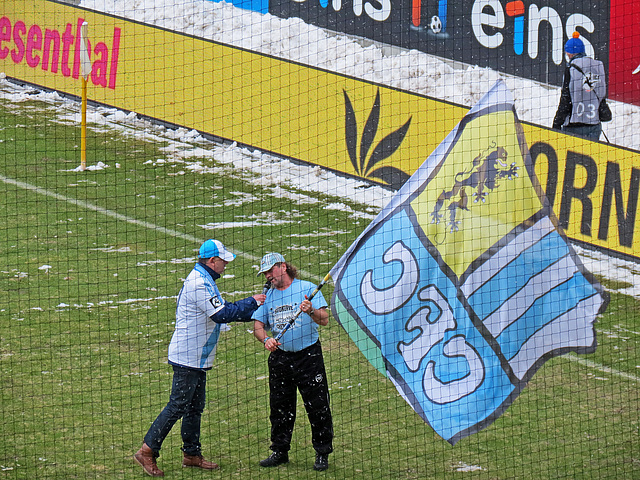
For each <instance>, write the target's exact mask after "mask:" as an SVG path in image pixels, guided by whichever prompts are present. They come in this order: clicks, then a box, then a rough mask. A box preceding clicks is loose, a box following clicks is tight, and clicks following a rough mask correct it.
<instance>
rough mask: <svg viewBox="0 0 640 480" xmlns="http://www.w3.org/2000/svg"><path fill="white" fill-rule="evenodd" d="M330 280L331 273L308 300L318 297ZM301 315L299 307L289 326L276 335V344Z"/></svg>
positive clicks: (288, 323)
mask: <svg viewBox="0 0 640 480" xmlns="http://www.w3.org/2000/svg"><path fill="white" fill-rule="evenodd" d="M330 278H331V273H327V274H326V275H325V277H324V279H323V280H322V281H321V282H320V283H319V284H318V286H316V288H315V290H314V291H313V292H311V295H309V297H308V298H307V300H312V299H313V297H315V296H316V293H318V292H319V291H320V289H321V288H322V287H324V284H325V283H327V282H328V281H329V279H330ZM301 313H302V309H301V308H300V307H298V311H297V312H296V314H295V315H294V316H293V318H292V319H290V320H289V322H287V324H286V325H285V326H284V328H283V329H282V330H280V333H279V334H278V335H276V337H275V339H274V340H275V341H276V342H277V341H279V340H280V339H281V338H282V336H283V335H284V334H285V333H286V331H287V330H289V329H290V328H291V326H292V325H293V324H294V323H296V319H297V318H298V317H299V316H300V314H301Z"/></svg>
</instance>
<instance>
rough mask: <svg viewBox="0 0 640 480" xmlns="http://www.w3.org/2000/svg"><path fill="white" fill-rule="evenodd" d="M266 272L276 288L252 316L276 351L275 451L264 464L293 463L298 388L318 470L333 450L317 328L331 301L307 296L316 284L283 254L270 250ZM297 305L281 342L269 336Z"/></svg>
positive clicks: (272, 363) (272, 371) (272, 375)
mask: <svg viewBox="0 0 640 480" xmlns="http://www.w3.org/2000/svg"><path fill="white" fill-rule="evenodd" d="M261 274H264V276H265V278H266V279H267V281H269V282H271V286H272V288H271V289H270V290H269V291H268V293H267V298H266V300H265V303H264V304H263V305H262V306H261V307H260V308H258V310H256V312H255V313H254V314H253V318H254V319H255V322H254V330H253V332H254V333H253V334H254V336H255V337H256V338H257V339H258V340H259V341H260V342H261V343H262V344H264V348H266V349H267V350H269V351H270V352H271V353H270V355H269V360H268V364H269V403H270V407H271V415H270V420H271V450H272V451H273V453H272V454H271V455H270V456H269V457H268V458H266V459H264V460H262V461H260V465H261V466H262V467H275V466H277V465H281V464H283V463H288V462H289V450H290V448H291V436H292V434H293V427H294V424H295V421H296V401H297V395H296V393H297V390H299V391H300V394H301V396H302V400H303V401H304V406H305V409H306V411H307V416H308V417H309V422H310V423H311V441H312V444H313V448H314V449H315V451H316V458H315V463H314V465H313V468H314V470H319V471H322V470H326V469H327V468H329V454H330V453H331V452H332V451H333V419H332V416H331V409H330V407H329V386H328V382H327V374H326V372H325V367H324V359H323V357H322V348H321V346H320V341H319V337H318V326H319V325H322V326H326V325H327V324H328V323H329V313H328V312H327V302H326V301H325V299H324V297H323V296H322V293H320V292H318V293H317V294H316V296H315V297H313V302H311V301H309V300H308V296H309V295H311V293H312V292H313V290H314V289H315V285H313V284H312V283H311V282H307V281H303V280H299V279H298V278H296V277H297V270H296V268H295V267H294V266H293V265H291V264H290V263H288V262H286V261H285V259H284V257H283V256H282V255H281V254H279V253H267V254H266V255H265V256H264V257H263V258H262V261H261V263H260V271H259V272H258V275H261ZM298 309H300V310H301V311H302V313H301V314H300V315H299V316H298V318H297V319H296V321H295V323H294V324H293V325H292V327H291V328H290V329H289V330H287V331H286V332H285V334H284V335H283V336H282V338H281V341H280V342H278V341H276V340H275V339H274V338H271V337H269V336H268V335H267V331H268V330H270V331H271V332H272V334H273V335H276V336H277V335H278V333H280V332H281V331H282V330H283V329H284V328H285V326H286V325H287V323H288V322H289V320H290V319H292V318H293V317H294V316H295V314H296V313H297V311H298Z"/></svg>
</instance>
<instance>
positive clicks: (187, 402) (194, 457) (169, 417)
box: [134, 240, 266, 477]
mask: <svg viewBox="0 0 640 480" xmlns="http://www.w3.org/2000/svg"><path fill="white" fill-rule="evenodd" d="M235 257H236V256H235V255H234V254H233V253H231V252H230V251H229V250H227V249H226V248H225V246H224V245H223V244H222V243H221V242H219V241H217V240H207V241H206V242H204V243H203V244H202V246H201V247H200V251H199V258H198V263H197V264H196V265H195V267H194V268H193V270H192V271H191V273H190V274H189V275H188V276H187V278H186V279H185V281H184V285H183V286H182V290H180V294H179V295H178V306H177V308H176V327H175V331H174V333H173V337H172V338H171V343H170V344H169V364H170V365H171V366H172V367H173V384H172V387H171V396H170V397H169V403H167V406H166V407H165V408H164V409H163V410H162V412H161V413H160V415H158V417H157V418H156V420H155V421H154V422H153V424H152V425H151V428H149V431H148V432H147V434H146V435H145V437H144V443H143V444H142V447H141V448H140V450H138V452H137V453H136V454H135V455H134V459H135V461H136V462H137V463H138V464H140V466H142V468H143V469H144V471H145V472H146V473H147V474H149V475H151V476H153V477H162V476H164V472H163V471H162V470H160V469H159V468H158V465H157V463H156V458H157V457H158V456H159V454H160V447H161V446H162V442H163V441H164V439H165V438H166V436H167V435H168V434H169V432H170V431H171V428H172V427H173V425H174V424H175V423H176V422H177V421H178V420H179V419H180V418H182V429H181V434H182V442H183V448H182V451H183V452H184V458H183V460H182V466H183V467H197V468H202V469H205V470H214V469H217V468H218V465H217V464H215V463H213V462H209V461H207V460H205V459H204V458H203V457H202V453H201V445H200V419H201V417H202V412H203V410H204V406H205V403H206V397H205V385H206V375H207V374H206V372H207V370H209V369H211V367H212V365H213V360H214V358H215V353H216V347H217V345H218V339H219V337H220V325H221V324H223V323H229V322H248V321H251V315H252V314H253V312H255V311H256V310H257V308H258V306H259V305H260V304H262V303H263V302H264V300H265V298H266V296H265V295H264V294H256V295H253V296H252V297H247V298H245V299H243V300H239V301H237V302H226V301H225V300H224V299H223V298H222V296H221V295H220V291H219V290H218V286H217V285H216V280H217V279H219V278H220V276H221V275H222V272H223V271H224V269H225V267H226V266H227V264H228V263H229V262H230V261H232V260H233V259H234V258H235Z"/></svg>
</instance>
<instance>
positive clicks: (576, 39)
mask: <svg viewBox="0 0 640 480" xmlns="http://www.w3.org/2000/svg"><path fill="white" fill-rule="evenodd" d="M564 51H565V52H567V53H572V54H576V53H584V43H582V40H580V34H579V33H578V32H573V37H572V38H570V39H569V40H567V43H565V44H564Z"/></svg>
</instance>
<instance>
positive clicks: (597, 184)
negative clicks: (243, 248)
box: [0, 0, 640, 261]
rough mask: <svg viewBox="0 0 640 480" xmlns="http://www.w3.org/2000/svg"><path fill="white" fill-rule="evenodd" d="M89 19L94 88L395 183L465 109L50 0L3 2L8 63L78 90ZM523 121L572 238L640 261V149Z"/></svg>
mask: <svg viewBox="0 0 640 480" xmlns="http://www.w3.org/2000/svg"><path fill="white" fill-rule="evenodd" d="M83 21H87V22H88V23H89V39H90V55H91V59H92V62H93V71H92V74H91V77H90V79H89V87H90V88H89V99H90V100H92V101H95V102H98V103H101V104H105V105H109V106H113V107H117V108H120V109H124V110H129V111H133V112H136V113H138V114H140V115H144V116H147V117H151V118H154V119H158V120H161V121H163V122H167V123H169V124H175V125H179V126H184V127H187V128H190V129H196V130H198V131H200V132H203V133H206V134H210V135H213V136H215V137H218V138H220V139H223V140H229V141H235V142H238V143H239V144H243V145H246V146H248V147H253V148H257V149H260V150H263V151H266V152H272V153H274V154H277V155H279V156H283V157H288V158H291V159H295V160H298V161H302V162H306V163H310V164H317V165H320V166H322V167H324V168H328V169H330V170H333V171H336V172H341V173H344V174H347V175H351V176H355V177H359V178H363V179H367V180H369V181H374V182H378V183H381V184H384V185H389V186H391V187H398V186H399V185H400V184H401V183H402V182H403V181H404V180H405V179H406V178H408V176H409V175H411V173H412V172H413V171H415V170H416V169H417V167H418V166H419V165H420V164H421V163H422V162H423V161H424V160H425V159H426V158H427V157H428V156H429V154H430V153H431V152H432V151H433V149H434V148H435V147H436V146H437V145H438V144H439V143H440V142H441V141H442V139H443V138H444V137H445V136H446V135H447V133H448V132H449V131H450V130H451V129H452V128H453V127H454V126H455V125H456V124H457V123H458V121H459V120H460V119H461V118H462V117H463V115H464V114H465V112H466V111H467V108H465V107H462V106H459V105H454V104H451V103H447V102H443V101H439V100H436V99H433V98H429V97H425V96H421V95H417V94H414V93H410V92H406V91H401V90H398V89H394V88H390V87H386V86H384V85H377V84H374V83H371V82H367V81H363V80H359V79H356V78H350V77H347V76H344V75H340V74H336V73H332V72H327V71H323V70H320V69H318V68H313V67H309V66H305V65H301V64H297V63H294V62H290V61H286V60H282V59H278V58H273V57H270V56H267V55H262V54H259V53H255V52H251V51H247V50H243V49H240V48H236V47H232V46H229V45H224V44H220V43H216V42H213V41H209V40H204V39H201V38H196V37H193V36H189V35H185V34H181V33H177V32H172V31H168V30H166V29H162V28H158V27H154V26H150V25H145V24H142V23H137V22H134V21H130V20H126V19H122V18H118V17H116V16H110V15H105V14H102V13H98V12H93V11H89V10H86V9H82V8H79V7H74V6H70V5H66V4H60V3H56V2H53V1H49V0H24V1H20V0H16V1H8V2H5V3H4V4H3V7H2V12H1V17H0V69H1V70H2V71H3V72H4V73H6V75H7V76H9V77H11V78H14V79H17V80H20V81H24V82H28V83H31V84H34V85H38V86H42V87H45V88H48V89H53V90H57V91H60V92H64V93H66V94H69V95H77V96H79V95H80V91H81V81H80V78H79V72H80V55H79V44H78V42H77V39H78V38H79V29H80V26H81V24H82V23H83ZM365 125H366V128H367V131H368V132H369V133H370V134H372V135H374V138H373V141H372V142H371V144H370V147H371V148H370V149H369V148H368V147H367V146H366V145H365V148H361V147H363V145H362V144H361V143H360V142H361V136H362V132H363V130H364V129H365ZM524 130H525V135H526V139H527V142H528V144H529V147H530V150H531V153H532V156H533V158H534V160H535V163H536V172H537V174H538V176H539V178H540V181H541V184H542V185H543V186H546V191H547V196H548V197H549V200H550V201H551V202H552V204H553V205H554V210H555V211H556V214H557V215H558V217H559V220H560V222H561V224H562V225H563V226H564V227H565V230H566V232H567V235H568V236H569V238H571V239H572V240H574V241H576V242H579V243H581V244H584V245H587V246H590V247H595V248H597V249H601V250H605V251H607V252H609V253H611V254H614V255H617V256H621V257H623V258H629V259H633V260H636V261H640V240H639V239H638V235H637V234H636V233H635V230H636V227H637V224H638V220H637V218H636V217H637V210H638V191H639V186H640V185H639V184H640V169H639V168H636V165H640V152H637V151H632V150H629V149H624V148H619V147H616V146H613V145H610V144H605V143H596V142H589V141H586V140H583V139H580V138H577V137H571V136H567V135H564V134H562V133H560V132H557V131H553V130H550V129H548V128H544V127H540V126H537V125H532V124H524ZM488 147H489V146H488V145H485V146H480V147H479V148H478V152H476V154H475V155H473V156H476V155H477V154H479V153H481V151H482V150H485V149H487V148H488ZM90 154H91V153H90V152H88V156H89V158H90ZM473 156H470V157H471V158H470V159H469V162H470V164H471V161H472V160H473V158H472V157H473Z"/></svg>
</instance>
